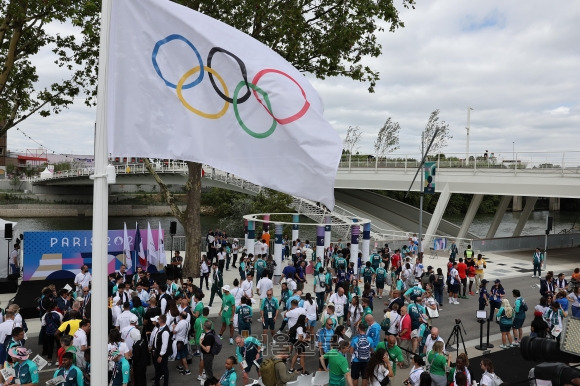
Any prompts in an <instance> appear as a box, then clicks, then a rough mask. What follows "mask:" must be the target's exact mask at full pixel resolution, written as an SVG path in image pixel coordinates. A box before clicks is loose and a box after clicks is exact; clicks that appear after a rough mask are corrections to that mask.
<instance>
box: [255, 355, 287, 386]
mask: <svg viewBox="0 0 580 386" xmlns="http://www.w3.org/2000/svg"><path fill="white" fill-rule="evenodd" d="M278 362H282V361H281V360H280V359H275V358H267V359H265V360H264V361H263V362H262V364H261V365H260V375H261V376H262V383H263V384H264V386H275V385H276V384H277V383H278V379H277V378H276V363H278Z"/></svg>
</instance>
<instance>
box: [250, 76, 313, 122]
mask: <svg viewBox="0 0 580 386" xmlns="http://www.w3.org/2000/svg"><path fill="white" fill-rule="evenodd" d="M269 72H275V73H277V74H280V75H284V76H285V77H286V78H288V79H290V80H291V81H292V82H294V83H295V84H296V86H298V88H299V89H300V92H301V93H302V96H303V97H304V106H302V108H301V109H300V111H298V112H297V113H296V114H294V115H291V116H289V117H288V118H276V117H275V116H274V115H273V114H272V113H271V112H270V110H269V109H268V108H267V107H266V106H264V104H263V103H262V101H261V100H260V98H258V94H257V93H256V90H254V96H255V97H256V99H257V100H258V102H259V103H260V104H261V105H262V107H264V109H266V111H267V112H268V114H270V116H271V117H272V118H274V119H275V120H276V122H278V123H279V124H281V125H286V124H288V123H292V122H294V121H296V120H298V119H300V118H302V117H303V116H304V114H306V112H307V111H308V109H309V108H310V102H308V99H306V93H305V92H304V89H303V88H302V86H300V84H299V83H298V82H296V80H294V78H292V77H291V76H290V75H288V74H286V73H285V72H282V71H280V70H276V69H273V68H266V69H264V70H262V71H260V72H258V73H257V74H256V76H254V79H253V80H252V83H253V84H255V85H256V86H257V85H258V81H259V80H260V78H261V77H262V76H264V75H265V74H267V73H269Z"/></svg>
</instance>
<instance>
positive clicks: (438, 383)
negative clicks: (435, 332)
mask: <svg viewBox="0 0 580 386" xmlns="http://www.w3.org/2000/svg"><path fill="white" fill-rule="evenodd" d="M427 363H429V374H430V375H431V380H432V383H431V384H432V385H435V386H446V385H447V375H446V374H447V373H446V371H445V368H446V367H447V366H449V365H450V364H451V356H450V355H449V354H443V342H441V341H437V342H435V343H434V344H433V349H431V351H429V352H428V353H427Z"/></svg>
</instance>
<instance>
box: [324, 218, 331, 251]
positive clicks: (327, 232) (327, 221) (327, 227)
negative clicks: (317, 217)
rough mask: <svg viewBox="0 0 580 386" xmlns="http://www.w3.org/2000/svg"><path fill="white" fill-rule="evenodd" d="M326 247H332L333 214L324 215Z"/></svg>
mask: <svg viewBox="0 0 580 386" xmlns="http://www.w3.org/2000/svg"><path fill="white" fill-rule="evenodd" d="M324 223H325V224H326V225H324V248H328V247H330V238H331V237H332V227H331V226H330V224H332V216H331V215H329V214H327V215H326V216H324Z"/></svg>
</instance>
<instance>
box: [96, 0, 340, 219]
mask: <svg viewBox="0 0 580 386" xmlns="http://www.w3.org/2000/svg"><path fill="white" fill-rule="evenodd" d="M110 34H111V35H110V44H109V49H108V65H109V67H108V83H107V90H108V91H107V109H108V110H107V117H108V118H107V119H108V122H107V127H108V128H109V136H108V142H109V152H110V153H111V154H112V155H113V156H135V155H139V156H142V157H151V158H170V159H181V160H187V161H195V162H200V163H207V164H210V165H211V166H213V167H215V168H218V169H221V170H223V171H226V172H229V173H233V174H235V175H237V176H239V177H242V178H244V179H247V180H249V181H251V182H253V183H255V184H258V185H262V186H266V187H269V188H272V189H275V190H278V191H281V192H285V193H288V194H291V195H296V196H300V197H304V198H307V199H310V200H313V201H317V202H321V203H323V204H324V205H326V206H327V207H328V208H330V209H332V207H333V206H334V180H335V177H336V171H337V168H338V163H339V160H340V156H341V152H342V142H341V140H340V137H339V136H338V133H337V132H336V130H334V128H333V127H332V126H331V125H330V123H328V122H327V121H326V120H325V119H324V118H323V110H324V108H323V104H322V101H321V99H320V97H319V95H318V93H317V92H316V90H315V89H314V88H313V87H312V85H311V84H310V83H309V82H308V80H307V79H306V78H305V77H304V75H303V74H302V73H300V72H299V71H298V70H297V69H296V68H294V67H293V66H292V65H291V64H290V63H288V62H287V61H286V60H285V59H283V58H282V57H281V56H280V55H278V54H277V53H276V52H274V51H273V50H272V49H270V48H269V47H267V46H265V45H264V44H262V43H260V42H258V41H257V40H255V39H254V38H252V37H250V36H249V35H247V34H245V33H243V32H241V31H239V30H236V29H235V28H233V27H231V26H229V25H227V24H224V23H222V22H220V21H218V20H215V19H212V18H210V17H208V16H206V15H203V14H201V13H199V12H196V11H194V10H192V9H190V8H187V7H184V6H182V5H179V4H176V3H174V2H172V1H169V0H123V1H114V2H113V5H112V13H111V29H110ZM135 152H137V153H135ZM224 154H227V156H224ZM280 176H283V178H281V177H280Z"/></svg>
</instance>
